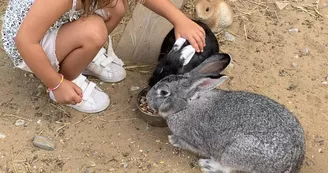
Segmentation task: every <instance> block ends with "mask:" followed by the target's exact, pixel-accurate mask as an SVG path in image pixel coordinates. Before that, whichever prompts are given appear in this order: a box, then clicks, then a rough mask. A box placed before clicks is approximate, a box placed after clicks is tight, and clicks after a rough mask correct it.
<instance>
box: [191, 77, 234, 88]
mask: <svg viewBox="0 0 328 173" xmlns="http://www.w3.org/2000/svg"><path fill="white" fill-rule="evenodd" d="M227 79H228V77H227V76H225V75H220V77H216V78H200V79H199V80H195V81H194V83H193V84H192V86H191V89H196V91H207V90H212V89H214V88H216V87H217V86H219V85H221V84H222V83H223V82H224V81H225V80H227Z"/></svg>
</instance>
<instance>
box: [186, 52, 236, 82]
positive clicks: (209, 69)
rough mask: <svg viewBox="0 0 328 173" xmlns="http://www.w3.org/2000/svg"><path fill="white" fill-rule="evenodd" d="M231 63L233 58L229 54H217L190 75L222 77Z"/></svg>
mask: <svg viewBox="0 0 328 173" xmlns="http://www.w3.org/2000/svg"><path fill="white" fill-rule="evenodd" d="M230 62H231V56H230V55H229V54H226V53H219V54H215V55H212V56H211V57H209V58H207V59H206V60H205V61H204V62H203V63H201V64H200V65H199V66H197V67H196V68H194V69H193V70H192V71H190V72H189V74H188V75H189V76H191V77H194V76H198V77H210V76H220V73H221V72H222V71H223V70H224V69H225V68H226V67H227V66H228V65H229V64H230Z"/></svg>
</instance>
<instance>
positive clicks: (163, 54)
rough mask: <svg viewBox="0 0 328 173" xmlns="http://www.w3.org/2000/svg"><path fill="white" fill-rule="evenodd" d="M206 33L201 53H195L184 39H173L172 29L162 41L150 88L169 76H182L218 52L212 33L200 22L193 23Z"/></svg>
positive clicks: (150, 80)
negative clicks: (204, 44)
mask: <svg viewBox="0 0 328 173" xmlns="http://www.w3.org/2000/svg"><path fill="white" fill-rule="evenodd" d="M195 22H196V23H197V24H198V25H200V26H201V27H202V28H203V29H204V30H205V33H206V38H205V43H206V46H205V47H204V50H203V52H199V53H197V52H195V49H194V48H193V47H192V46H191V45H190V43H189V42H188V41H187V40H186V39H184V38H179V39H177V40H176V39H175V35H174V28H173V29H172V30H171V31H170V32H169V33H168V34H167V35H166V37H165V38H164V40H163V43H162V46H161V51H160V55H159V57H158V64H157V66H156V67H155V70H154V71H153V74H152V76H151V78H150V79H149V81H148V85H149V86H150V87H152V86H154V85H155V84H156V83H157V82H158V81H159V80H161V79H162V78H164V77H165V76H168V75H170V74H184V73H187V72H189V71H190V70H192V69H193V68H195V67H196V66H198V65H199V64H200V63H202V62H203V61H204V60H205V59H206V58H208V57H210V56H211V55H213V54H216V53H218V52H219V43H218V40H217V38H216V36H215V35H214V33H213V32H212V31H211V30H210V29H209V28H208V26H207V25H206V24H204V23H202V22H199V21H195Z"/></svg>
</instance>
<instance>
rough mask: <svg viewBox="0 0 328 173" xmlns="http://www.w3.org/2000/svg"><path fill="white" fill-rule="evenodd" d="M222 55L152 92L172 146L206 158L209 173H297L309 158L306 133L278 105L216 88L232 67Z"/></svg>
mask: <svg viewBox="0 0 328 173" xmlns="http://www.w3.org/2000/svg"><path fill="white" fill-rule="evenodd" d="M230 61H231V58H230V56H229V55H228V54H218V55H214V56H212V57H210V58H209V59H207V60H205V61H204V62H203V63H202V64H201V65H199V66H198V67H196V68H195V69H194V70H192V71H191V72H189V73H186V74H184V75H170V76H167V77H165V78H163V79H162V80H161V81H159V82H158V83H157V84H156V85H154V86H153V87H152V88H151V89H150V91H149V92H148V93H147V96H146V98H147V102H148V105H149V107H150V108H152V109H154V110H155V111H156V112H158V114H159V116H162V117H164V118H166V120H167V123H168V126H169V128H170V130H171V132H172V133H173V134H172V135H170V136H169V142H170V143H171V144H172V145H173V146H175V147H180V148H183V149H187V150H190V151H192V152H195V153H197V154H199V155H201V156H203V157H206V159H200V160H199V165H200V167H201V169H202V171H203V172H205V173H216V172H223V173H229V172H233V171H242V172H252V173H253V172H254V173H255V172H256V173H295V172H298V171H299V169H300V167H301V165H302V163H303V159H304V154H305V141H304V140H305V139H304V131H303V128H302V126H301V125H300V123H299V122H298V120H297V119H296V118H295V117H294V116H293V115H292V114H291V112H290V111H288V110H287V109H286V108H285V107H284V106H283V105H281V104H279V103H277V102H275V101H274V100H272V99H270V98H268V97H265V96H262V95H258V94H255V93H250V92H245V91H225V90H219V89H215V87H216V86H218V85H219V84H221V83H222V82H224V81H225V80H226V79H227V77H226V76H224V75H221V74H220V72H221V71H222V70H224V69H225V68H226V67H227V66H228V65H229V63H230Z"/></svg>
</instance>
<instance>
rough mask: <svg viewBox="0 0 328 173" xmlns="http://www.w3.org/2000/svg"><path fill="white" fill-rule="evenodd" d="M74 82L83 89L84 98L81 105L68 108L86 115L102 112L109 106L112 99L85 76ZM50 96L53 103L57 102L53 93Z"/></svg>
mask: <svg viewBox="0 0 328 173" xmlns="http://www.w3.org/2000/svg"><path fill="white" fill-rule="evenodd" d="M72 82H73V83H75V84H76V85H77V86H79V87H80V88H81V89H82V93H83V98H82V102H81V103H78V104H76V105H67V106H69V107H72V108H74V109H76V110H78V111H80V112H85V113H97V112H101V111H103V110H105V109H106V108H107V107H108V106H109V104H110V99H109V97H108V95H107V94H106V93H104V92H103V91H102V90H101V89H100V88H99V87H97V86H96V84H95V83H93V82H90V81H88V79H87V78H86V77H85V76H83V75H80V76H78V77H77V78H76V79H75V80H73V81H72ZM49 96H50V98H51V99H52V100H53V101H56V100H55V96H54V95H53V92H50V93H49Z"/></svg>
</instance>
